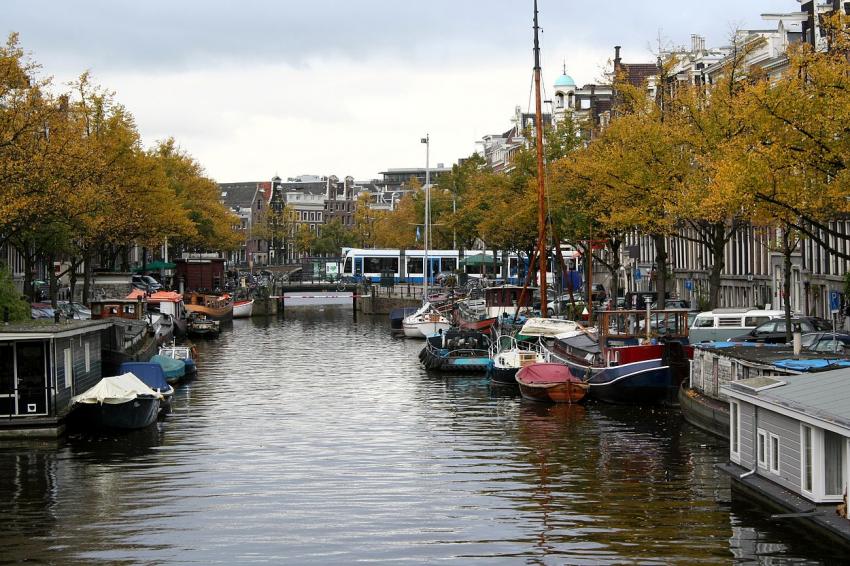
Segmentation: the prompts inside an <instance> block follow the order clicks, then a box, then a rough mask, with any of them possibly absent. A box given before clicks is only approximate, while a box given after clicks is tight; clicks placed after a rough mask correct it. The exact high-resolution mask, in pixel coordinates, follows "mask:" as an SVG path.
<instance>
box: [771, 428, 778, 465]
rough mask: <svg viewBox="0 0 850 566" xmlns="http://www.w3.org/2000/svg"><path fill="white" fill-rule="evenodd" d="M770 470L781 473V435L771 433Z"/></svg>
mask: <svg viewBox="0 0 850 566" xmlns="http://www.w3.org/2000/svg"><path fill="white" fill-rule="evenodd" d="M770 471H771V473H774V474H778V473H779V437H778V436H776V435H775V434H771V435H770Z"/></svg>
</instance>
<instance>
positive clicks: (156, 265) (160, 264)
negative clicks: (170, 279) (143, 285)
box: [133, 259, 177, 273]
mask: <svg viewBox="0 0 850 566" xmlns="http://www.w3.org/2000/svg"><path fill="white" fill-rule="evenodd" d="M176 267H177V264H176V263H171V262H164V261H162V260H159V259H158V260H156V261H152V262H150V263H148V264H147V265H145V271H159V270H160V269H174V268H176ZM140 271H142V266H139V267H134V268H133V272H134V273H139V272H140Z"/></svg>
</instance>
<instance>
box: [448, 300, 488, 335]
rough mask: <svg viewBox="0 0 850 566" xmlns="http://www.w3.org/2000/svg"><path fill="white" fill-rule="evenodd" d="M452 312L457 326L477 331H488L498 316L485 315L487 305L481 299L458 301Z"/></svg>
mask: <svg viewBox="0 0 850 566" xmlns="http://www.w3.org/2000/svg"><path fill="white" fill-rule="evenodd" d="M453 314H454V321H455V325H456V326H457V327H458V328H461V329H463V330H475V331H478V332H490V331H491V329H492V328H493V327H494V326H495V325H496V323H497V322H498V320H499V317H496V316H488V315H487V307H486V303H485V302H484V300H483V299H466V300H464V301H458V303H457V304H456V305H455V309H454V312H453Z"/></svg>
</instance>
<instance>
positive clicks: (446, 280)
mask: <svg viewBox="0 0 850 566" xmlns="http://www.w3.org/2000/svg"><path fill="white" fill-rule="evenodd" d="M434 283H435V284H437V285H440V286H449V287H453V286H454V285H455V284H456V283H457V275H455V273H454V272H453V271H441V272H439V273H438V274H437V275H436V276H435V277H434Z"/></svg>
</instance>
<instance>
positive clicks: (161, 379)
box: [118, 362, 170, 391]
mask: <svg viewBox="0 0 850 566" xmlns="http://www.w3.org/2000/svg"><path fill="white" fill-rule="evenodd" d="M118 371H120V372H121V373H132V374H133V375H135V376H136V377H138V378H139V379H140V380H141V381H143V382H144V384H145V385H147V386H148V387H150V388H151V389H157V390H159V391H167V390H168V389H169V388H170V385H168V382H167V381H166V380H165V372H164V371H163V369H162V366H160V365H159V364H157V363H151V362H124V363H123V364H121V367H119V368H118Z"/></svg>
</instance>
